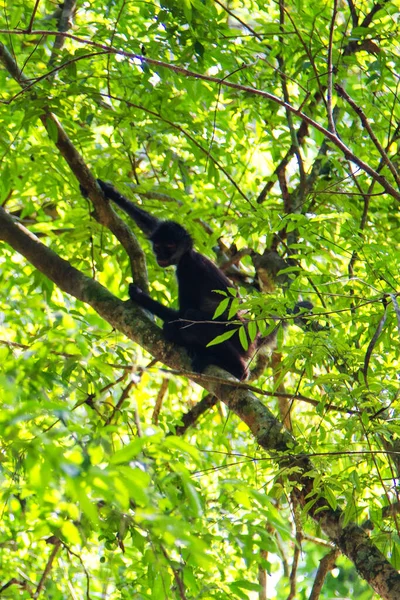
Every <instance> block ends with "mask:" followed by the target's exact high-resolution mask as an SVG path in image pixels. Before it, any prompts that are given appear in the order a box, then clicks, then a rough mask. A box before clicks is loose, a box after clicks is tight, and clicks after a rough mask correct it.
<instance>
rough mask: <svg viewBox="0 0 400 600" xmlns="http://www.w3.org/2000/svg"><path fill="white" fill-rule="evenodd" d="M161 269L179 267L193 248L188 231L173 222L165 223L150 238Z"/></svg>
mask: <svg viewBox="0 0 400 600" xmlns="http://www.w3.org/2000/svg"><path fill="white" fill-rule="evenodd" d="M150 240H151V242H152V244H153V250H154V254H155V256H156V260H157V262H158V264H159V265H160V267H164V268H165V267H169V266H170V265H177V264H178V263H179V261H180V260H181V258H182V256H183V255H184V254H185V253H186V252H188V251H189V250H190V249H191V248H192V245H193V244H192V239H191V237H190V235H189V234H188V232H187V231H186V229H184V228H183V227H182V226H181V225H178V223H174V222H173V221H164V222H162V223H161V224H160V225H159V227H157V229H156V230H155V231H154V232H153V234H152V236H151V238H150Z"/></svg>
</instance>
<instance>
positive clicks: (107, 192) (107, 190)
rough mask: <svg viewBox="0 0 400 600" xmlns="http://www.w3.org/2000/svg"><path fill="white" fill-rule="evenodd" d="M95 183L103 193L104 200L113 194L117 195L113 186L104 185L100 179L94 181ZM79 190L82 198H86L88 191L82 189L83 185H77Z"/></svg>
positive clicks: (109, 184)
mask: <svg viewBox="0 0 400 600" xmlns="http://www.w3.org/2000/svg"><path fill="white" fill-rule="evenodd" d="M96 181H97V183H98V184H99V187H100V188H101V191H102V192H103V194H104V195H105V197H106V198H109V197H110V194H111V196H112V195H113V194H114V195H115V194H118V192H117V190H116V189H115V187H114V186H113V185H111V183H106V182H105V181H103V180H102V179H96ZM79 190H80V192H81V194H82V196H83V197H84V198H87V197H88V191H87V189H86V188H85V187H83V185H79Z"/></svg>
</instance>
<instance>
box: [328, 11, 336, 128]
mask: <svg viewBox="0 0 400 600" xmlns="http://www.w3.org/2000/svg"><path fill="white" fill-rule="evenodd" d="M336 14H337V0H333V13H332V18H331V24H330V27H329V44H328V89H327V95H328V97H327V103H326V107H327V112H328V127H329V131H331V132H332V133H335V134H336V128H335V121H334V118H333V111H332V94H333V62H332V50H333V33H334V30H335V21H336Z"/></svg>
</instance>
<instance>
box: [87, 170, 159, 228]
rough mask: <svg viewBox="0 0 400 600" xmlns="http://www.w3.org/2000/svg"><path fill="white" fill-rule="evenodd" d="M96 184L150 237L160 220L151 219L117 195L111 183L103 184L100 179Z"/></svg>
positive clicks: (117, 192) (123, 197) (140, 209)
mask: <svg viewBox="0 0 400 600" xmlns="http://www.w3.org/2000/svg"><path fill="white" fill-rule="evenodd" d="M97 183H98V184H99V186H100V187H101V189H102V191H103V194H104V195H105V197H106V198H108V199H109V200H112V202H115V204H117V205H118V206H119V207H120V208H122V210H124V211H125V212H126V214H127V215H129V216H130V217H131V218H132V219H133V220H134V221H135V223H136V225H137V226H138V227H139V228H140V229H141V230H142V231H143V233H144V234H145V235H147V236H149V235H151V234H152V233H153V231H154V230H155V228H156V227H157V226H158V225H159V223H160V220H159V219H157V217H153V216H152V215H150V214H149V213H148V212H146V211H145V210H143V209H142V208H139V207H138V206H136V205H135V204H133V202H131V201H130V200H128V198H125V196H123V195H122V194H120V193H119V191H118V190H117V189H115V187H114V186H113V185H111V183H105V182H104V181H102V180H101V179H98V180H97Z"/></svg>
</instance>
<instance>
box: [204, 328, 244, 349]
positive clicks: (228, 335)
mask: <svg viewBox="0 0 400 600" xmlns="http://www.w3.org/2000/svg"><path fill="white" fill-rule="evenodd" d="M236 331H237V329H231V330H229V331H226V332H225V333H222V334H221V335H218V336H217V337H216V338H214V339H213V340H211V342H209V343H208V344H207V348H209V347H210V346H215V345H217V344H222V342H225V341H226V340H229V338H231V337H232V336H233V335H234V334H235V333H236Z"/></svg>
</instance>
